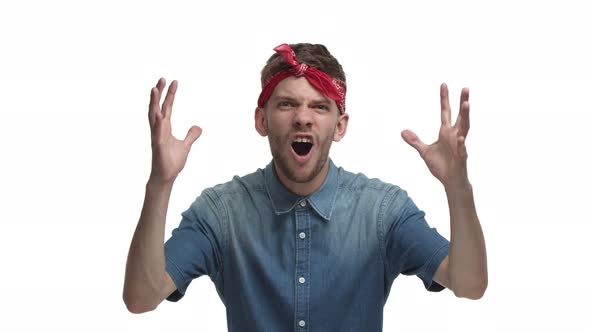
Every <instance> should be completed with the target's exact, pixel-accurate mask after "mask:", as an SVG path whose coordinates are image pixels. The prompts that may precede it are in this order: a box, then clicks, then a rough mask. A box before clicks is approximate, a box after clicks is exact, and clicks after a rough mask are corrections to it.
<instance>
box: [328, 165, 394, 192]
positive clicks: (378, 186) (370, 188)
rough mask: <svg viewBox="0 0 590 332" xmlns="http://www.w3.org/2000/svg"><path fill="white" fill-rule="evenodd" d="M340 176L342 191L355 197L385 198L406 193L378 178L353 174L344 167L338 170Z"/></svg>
mask: <svg viewBox="0 0 590 332" xmlns="http://www.w3.org/2000/svg"><path fill="white" fill-rule="evenodd" d="M338 175H339V179H340V180H339V185H340V189H341V190H344V191H347V192H349V193H351V194H353V195H363V196H364V195H373V196H376V197H385V196H391V195H395V194H398V193H403V192H405V191H404V190H403V189H401V188H400V187H399V186H397V185H395V184H391V183H388V182H385V181H382V180H381V179H378V178H370V177H368V176H366V175H365V174H363V173H352V172H349V171H346V170H344V169H343V168H342V167H339V168H338Z"/></svg>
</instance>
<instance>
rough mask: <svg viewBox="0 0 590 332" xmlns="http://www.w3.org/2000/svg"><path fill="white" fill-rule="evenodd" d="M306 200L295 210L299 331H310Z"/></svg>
mask: <svg viewBox="0 0 590 332" xmlns="http://www.w3.org/2000/svg"><path fill="white" fill-rule="evenodd" d="M310 217H311V216H310V215H309V208H308V207H307V203H306V201H305V200H302V201H301V202H299V206H298V207H297V208H296V209H295V225H296V234H298V235H297V237H298V239H297V241H295V242H296V245H295V248H296V249H295V250H296V255H295V322H296V330H297V331H308V330H309V324H308V323H307V322H308V321H309V298H310V285H309V282H307V280H306V279H305V276H308V275H309V269H310V261H311V260H310V255H311V236H310V235H311V234H310V231H311V228H310V226H311V220H310Z"/></svg>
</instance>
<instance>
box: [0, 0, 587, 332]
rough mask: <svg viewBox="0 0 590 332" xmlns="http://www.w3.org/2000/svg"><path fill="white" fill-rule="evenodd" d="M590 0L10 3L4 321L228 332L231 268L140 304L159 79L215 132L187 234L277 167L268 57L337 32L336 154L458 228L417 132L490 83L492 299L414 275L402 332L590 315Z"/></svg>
mask: <svg viewBox="0 0 590 332" xmlns="http://www.w3.org/2000/svg"><path fill="white" fill-rule="evenodd" d="M584 8H586V6H584V5H583V1H579V2H574V1H559V2H558V1H552V2H549V1H535V2H532V1H531V2H524V1H522V2H518V1H495V2H483V1H482V2H477V1H440V2H438V1H413V2H411V4H402V3H397V2H385V1H383V2H377V1H362V2H354V3H351V4H347V3H344V2H340V1H306V0H302V1H296V2H279V1H258V2H250V1H218V2H207V3H205V2H196V1H193V2H189V1H186V2H182V1H166V2H162V1H158V2H156V1H144V2H141V3H140V2H124V1H102V2H100V3H99V2H95V3H90V2H81V1H47V2H44V1H19V2H3V3H2V4H1V5H0V45H2V46H1V52H0V100H1V104H0V112H1V117H0V145H1V149H0V155H1V162H0V195H1V196H0V198H1V201H0V202H1V203H0V222H1V224H0V233H1V238H2V240H1V241H0V255H1V262H2V264H1V265H2V272H1V273H0V287H1V293H0V294H2V301H1V304H0V307H1V312H2V314H1V317H2V318H1V319H0V330H2V331H33V330H51V331H52V330H55V331H58V330H59V331H105V330H106V331H108V330H123V331H161V330H163V329H168V330H181V329H182V330H184V331H225V330H226V323H225V310H224V306H223V304H222V302H221V301H220V300H219V297H218V296H217V294H216V291H215V289H214V286H213V283H212V282H211V281H210V280H209V279H208V278H207V277H203V278H200V279H197V280H195V281H194V282H193V283H192V284H191V286H190V287H189V289H188V292H187V294H186V296H185V298H184V299H183V300H181V301H180V302H178V303H168V302H164V303H162V304H161V305H160V307H158V309H157V310H156V311H154V312H150V313H147V314H143V315H133V314H130V313H128V312H127V310H126V308H125V305H124V304H123V301H122V287H123V276H124V269H125V261H126V255H127V250H128V247H129V243H130V240H131V236H132V234H133V231H134V229H135V226H136V223H137V220H138V217H139V213H140V210H141V206H142V203H143V196H144V189H145V183H146V180H147V178H148V175H149V171H150V158H151V155H150V135H149V126H148V119H147V105H148V101H149V91H150V88H151V87H152V86H154V85H155V83H156V81H157V79H158V78H159V77H161V76H163V77H165V78H166V79H167V80H168V82H171V81H172V80H173V79H176V80H178V81H179V88H178V93H177V96H176V102H175V105H174V111H173V114H172V121H173V122H172V124H173V132H174V134H175V135H176V136H177V137H182V138H183V137H184V135H185V134H186V131H187V130H188V128H190V126H191V125H193V124H197V125H199V126H201V127H202V128H203V135H202V136H201V138H200V139H199V140H198V141H197V142H196V143H195V145H194V146H193V149H192V151H191V154H190V155H189V160H188V163H187V165H186V167H185V169H184V171H183V172H182V173H181V175H180V177H179V178H178V180H177V182H176V184H175V187H174V190H173V193H172V198H171V203H170V207H169V213H168V223H167V227H166V228H167V231H166V236H167V237H169V236H170V232H171V230H172V229H173V228H174V227H176V225H177V224H178V222H179V221H180V213H181V212H182V211H184V210H185V209H186V208H188V206H189V205H190V203H191V202H192V201H193V200H194V199H195V197H196V196H197V195H198V194H200V192H201V191H202V190H203V189H204V188H206V187H209V186H212V185H214V184H217V183H222V182H226V181H228V180H230V179H231V177H232V176H233V175H244V174H247V173H250V172H252V171H255V170H256V169H257V168H260V167H264V166H265V165H266V164H267V163H268V162H269V161H270V151H269V148H268V143H267V141H266V140H265V139H264V138H261V137H260V136H259V135H258V134H257V133H256V131H255V130H254V124H253V115H254V108H255V106H256V100H257V98H258V94H259V91H260V82H259V73H260V70H261V69H262V67H263V65H264V64H265V61H266V59H267V58H268V57H269V56H270V55H272V53H273V51H272V48H273V47H275V46H277V45H278V44H281V43H283V42H287V43H297V42H312V43H322V44H325V45H326V46H327V47H328V48H329V50H330V51H331V52H332V54H333V55H335V56H336V57H337V58H338V60H339V61H340V62H341V63H342V65H343V66H344V69H345V71H346V73H347V78H348V98H347V106H348V107H347V109H348V111H349V113H350V124H349V130H348V133H347V135H346V137H345V138H344V139H343V140H342V141H341V142H339V143H337V144H334V145H333V148H332V153H331V156H332V158H333V160H334V162H335V163H336V164H337V165H339V166H342V167H344V168H346V169H347V170H350V171H354V172H363V173H365V174H366V175H368V176H370V177H376V178H380V179H382V180H384V181H387V182H391V183H395V184H398V185H400V186H402V187H403V188H405V189H406V190H408V192H409V193H410V195H411V196H412V197H413V198H414V200H415V201H416V203H417V204H418V206H419V207H420V208H421V209H423V210H424V211H425V212H426V217H427V220H428V221H429V223H430V224H431V225H433V226H435V227H437V229H439V231H440V232H441V233H442V234H443V235H445V236H447V237H448V236H449V219H448V209H447V205H446V197H445V193H444V190H443V188H442V186H441V185H440V184H439V183H438V182H437V180H436V179H435V178H434V177H432V176H431V175H430V173H429V172H428V170H427V168H426V166H425V165H424V164H423V161H422V160H421V159H420V158H419V156H418V154H417V153H416V152H415V151H414V150H413V149H412V148H411V147H410V146H408V145H406V143H405V142H404V141H403V140H402V139H401V137H400V132H401V131H402V130H403V129H406V128H407V129H412V130H414V131H415V132H416V133H417V134H418V135H419V136H420V137H421V138H422V140H423V141H425V142H427V143H431V142H433V141H434V140H435V139H436V136H437V133H438V126H439V124H440V116H439V111H440V108H439V99H438V89H439V85H440V84H441V83H442V82H446V83H447V84H448V85H449V89H450V93H451V98H452V99H451V100H452V106H453V107H454V109H453V110H454V111H455V112H454V113H453V119H454V118H455V116H456V111H457V109H458V107H457V106H458V103H459V99H458V98H459V92H460V90H461V88H462V87H464V86H467V87H469V88H470V91H471V131H470V133H469V136H468V137H467V148H468V153H469V159H468V160H469V161H468V166H469V172H470V180H471V182H472V184H473V187H474V191H475V199H476V205H477V208H478V213H479V217H480V220H481V223H482V226H483V229H484V234H485V236H486V241H487V250H488V260H489V261H488V264H489V287H488V290H487V293H486V294H485V296H484V298H483V299H481V300H479V301H470V300H464V299H457V298H454V296H453V295H452V294H451V292H449V291H444V292H442V293H428V292H426V291H425V290H424V289H423V286H422V284H421V282H420V281H419V279H417V278H415V277H400V278H398V279H397V280H396V281H395V283H394V285H393V289H392V291H391V295H390V297H389V300H388V302H387V304H386V308H385V318H384V331H410V330H412V331H428V330H432V329H437V330H442V331H451V330H453V331H472V330H476V331H497V330H503V329H507V330H527V331H532V330H538V329H547V330H550V331H557V330H561V331H582V330H587V329H588V326H589V324H588V323H587V322H586V320H585V319H584V318H583V317H584V316H585V315H586V314H587V310H588V304H587V303H588V299H589V298H590V292H589V290H588V289H589V288H588V286H587V283H588V282H587V278H588V275H589V274H590V267H589V264H588V261H589V260H588V258H587V256H588V254H589V253H590V250H589V248H588V245H587V238H588V231H589V230H590V227H589V226H588V224H589V222H590V220H589V218H588V197H589V195H588V187H589V185H590V181H589V176H588V175H587V170H588V169H590V167H589V166H590V165H589V162H588V158H587V155H588V141H589V140H588V138H589V134H588V119H589V117H588V113H589V112H590V98H589V97H588V95H589V94H588V92H589V91H590V81H589V77H590V61H588V59H590V51H589V50H588V39H589V35H588V31H590V21H589V20H588V10H587V9H584Z"/></svg>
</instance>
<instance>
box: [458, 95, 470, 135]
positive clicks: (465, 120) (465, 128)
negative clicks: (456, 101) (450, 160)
mask: <svg viewBox="0 0 590 332" xmlns="http://www.w3.org/2000/svg"><path fill="white" fill-rule="evenodd" d="M469 109H470V106H469V101H467V100H466V101H464V102H462V103H461V108H460V109H459V116H458V117H457V122H455V128H457V134H458V135H459V136H467V133H468V132H469V126H470V120H469Z"/></svg>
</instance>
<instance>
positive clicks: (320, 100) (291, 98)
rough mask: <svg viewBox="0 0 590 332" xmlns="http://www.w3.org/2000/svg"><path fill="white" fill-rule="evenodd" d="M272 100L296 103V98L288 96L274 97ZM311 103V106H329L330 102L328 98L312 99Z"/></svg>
mask: <svg viewBox="0 0 590 332" xmlns="http://www.w3.org/2000/svg"><path fill="white" fill-rule="evenodd" d="M273 99H278V100H281V99H283V100H290V101H297V99H296V98H294V97H290V96H285V95H277V96H274V98H273ZM311 103H312V104H323V103H325V104H330V100H329V99H328V98H324V97H320V98H316V99H313V100H312V101H311Z"/></svg>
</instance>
